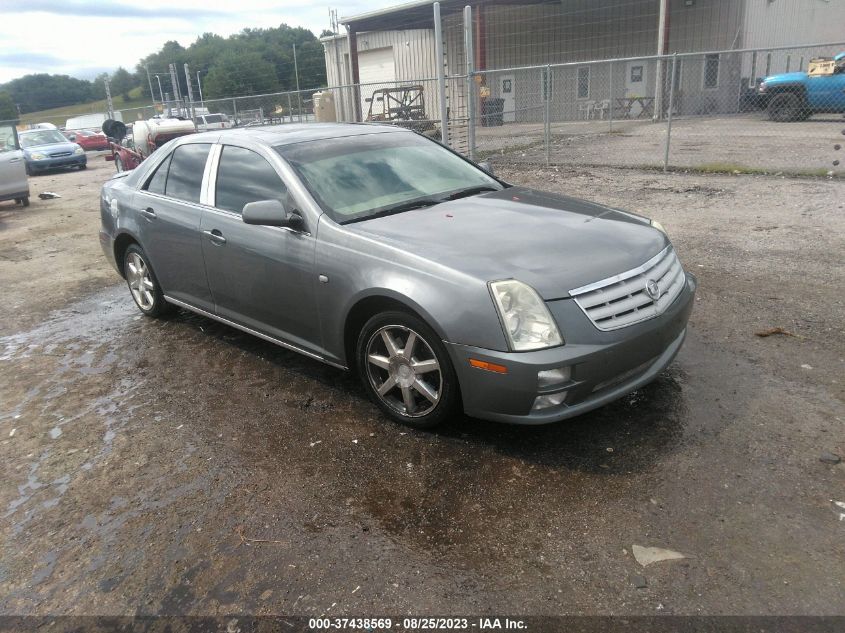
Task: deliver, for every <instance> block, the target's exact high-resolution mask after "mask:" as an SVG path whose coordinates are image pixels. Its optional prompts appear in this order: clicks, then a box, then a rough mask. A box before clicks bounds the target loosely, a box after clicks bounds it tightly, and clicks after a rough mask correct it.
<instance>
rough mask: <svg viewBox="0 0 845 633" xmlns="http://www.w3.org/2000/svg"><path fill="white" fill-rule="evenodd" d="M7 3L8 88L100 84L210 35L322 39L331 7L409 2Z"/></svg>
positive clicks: (0, 73)
mask: <svg viewBox="0 0 845 633" xmlns="http://www.w3.org/2000/svg"><path fill="white" fill-rule="evenodd" d="M327 1H330V2H331V5H329V4H324V3H323V2H320V1H317V2H309V1H308V0H217V1H215V0H176V1H174V0H122V1H119V2H118V1H111V0H0V83H5V82H7V81H9V80H10V79H14V78H15V77H21V76H23V75H26V74H30V73H51V74H64V75H71V76H72V77H80V78H82V79H92V78H93V77H94V76H96V75H97V74H99V73H101V72H104V71H105V72H109V71H112V70H114V69H115V68H117V67H118V66H123V67H124V68H126V69H127V70H130V71H132V70H134V68H135V64H136V63H137V62H138V60H140V59H141V58H142V57H145V56H146V55H148V54H150V53H153V52H155V51H157V50H159V49H160V48H161V46H162V44H164V43H165V42H166V41H168V40H176V41H178V42H179V43H180V44H182V45H183V46H186V47H187V46H188V45H189V44H190V43H191V42H193V41H194V40H195V39H196V38H197V37H199V36H200V35H202V34H203V33H207V32H211V33H216V34H218V35H223V36H227V35H231V34H232V33H237V32H238V31H240V30H241V29H243V28H246V27H250V28H262V27H263V28H266V27H271V26H278V25H279V24H281V23H283V22H284V23H286V24H289V25H290V26H302V27H305V28H307V29H310V30H311V31H313V32H314V34H315V35H319V34H320V32H321V31H322V30H323V29H327V28H329V6H331V7H332V8H334V9H336V10H337V13H338V16H340V17H343V16H348V15H356V14H358V13H364V12H366V11H371V10H373V9H378V8H381V7H386V6H393V5H396V4H399V3H400V2H401V1H402V0H369V1H368V0H327Z"/></svg>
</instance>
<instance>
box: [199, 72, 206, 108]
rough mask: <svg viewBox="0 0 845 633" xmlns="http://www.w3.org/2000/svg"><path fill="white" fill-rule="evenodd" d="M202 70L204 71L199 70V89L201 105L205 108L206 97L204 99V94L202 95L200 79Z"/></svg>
mask: <svg viewBox="0 0 845 633" xmlns="http://www.w3.org/2000/svg"><path fill="white" fill-rule="evenodd" d="M201 72H202V71H201V70H198V71H197V90H199V92H200V107H201V108H204V107H205V99H203V96H202V82H201V81H200V73H201Z"/></svg>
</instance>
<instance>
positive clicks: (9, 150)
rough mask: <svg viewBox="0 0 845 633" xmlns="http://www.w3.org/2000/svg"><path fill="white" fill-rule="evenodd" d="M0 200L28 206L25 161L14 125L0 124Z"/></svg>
mask: <svg viewBox="0 0 845 633" xmlns="http://www.w3.org/2000/svg"><path fill="white" fill-rule="evenodd" d="M0 200H14V201H15V202H16V203H18V204H22V205H23V206H25V207H28V206H29V181H28V180H27V179H26V161H25V160H24V155H23V150H21V146H20V142H19V141H18V130H17V128H16V127H15V124H14V123H11V122H2V123H0Z"/></svg>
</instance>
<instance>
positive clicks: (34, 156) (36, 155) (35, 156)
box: [29, 152, 47, 160]
mask: <svg viewBox="0 0 845 633" xmlns="http://www.w3.org/2000/svg"><path fill="white" fill-rule="evenodd" d="M29 157H30V158H31V159H32V160H44V159H45V158H47V157H46V156H44V154H42V153H40V152H32V153H31V154H30V155H29Z"/></svg>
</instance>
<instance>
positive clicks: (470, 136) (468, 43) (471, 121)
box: [464, 5, 475, 160]
mask: <svg viewBox="0 0 845 633" xmlns="http://www.w3.org/2000/svg"><path fill="white" fill-rule="evenodd" d="M464 52H465V53H466V70H467V145H468V146H469V147H468V151H469V158H470V160H475V99H474V98H473V97H474V96H475V86H474V85H473V83H474V82H475V77H474V76H473V59H474V52H473V47H472V7H471V6H469V5H467V6H465V7H464Z"/></svg>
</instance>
